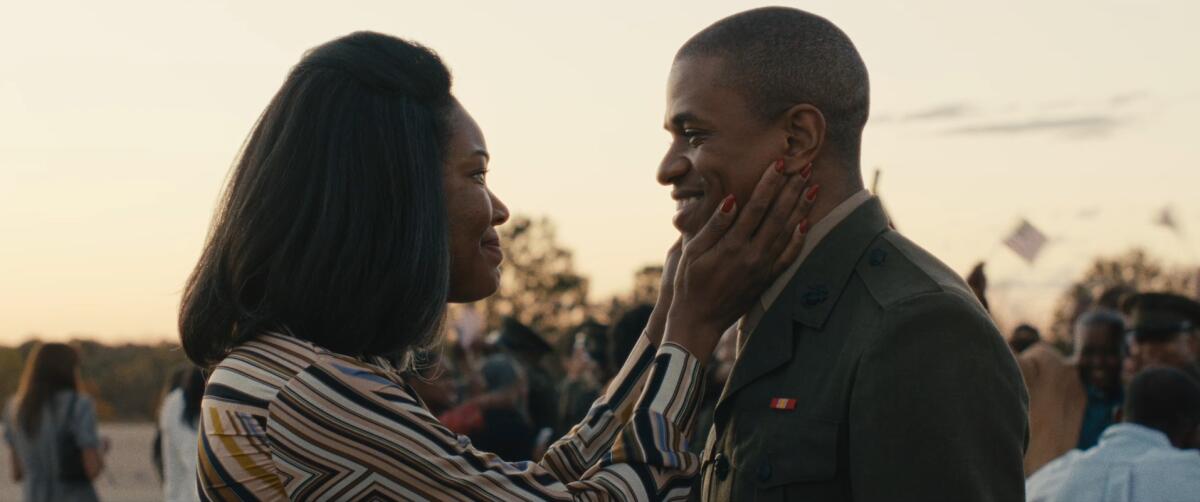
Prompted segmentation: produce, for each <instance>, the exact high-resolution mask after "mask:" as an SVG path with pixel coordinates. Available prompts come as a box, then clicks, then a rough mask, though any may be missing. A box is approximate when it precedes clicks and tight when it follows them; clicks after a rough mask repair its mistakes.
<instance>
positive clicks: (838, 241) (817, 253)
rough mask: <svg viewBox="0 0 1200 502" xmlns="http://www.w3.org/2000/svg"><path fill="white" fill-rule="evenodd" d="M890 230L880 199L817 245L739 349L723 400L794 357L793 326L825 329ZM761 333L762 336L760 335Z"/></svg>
mask: <svg viewBox="0 0 1200 502" xmlns="http://www.w3.org/2000/svg"><path fill="white" fill-rule="evenodd" d="M887 228H888V219H887V216H886V215H885V214H884V211H883V205H882V204H880V202H879V199H877V198H874V197H871V198H869V199H867V200H866V201H865V202H862V203H861V205H859V206H858V207H857V208H856V209H854V210H853V211H851V212H850V214H849V215H848V216H846V218H845V220H843V221H842V222H841V223H840V224H838V225H836V226H833V227H832V229H831V230H830V231H829V233H828V235H826V236H825V238H824V239H821V242H820V243H818V244H816V245H815V247H814V248H813V250H812V254H810V255H809V256H808V257H807V258H805V260H804V263H803V264H801V265H800V267H799V268H798V269H797V271H796V274H795V277H793V278H792V279H791V281H790V282H789V283H788V284H787V287H786V288H784V289H783V292H781V293H780V294H779V297H778V298H776V302H775V304H774V305H773V306H772V308H770V309H768V310H767V311H766V313H765V314H764V315H763V316H762V320H761V321H760V322H759V323H758V325H757V326H755V327H754V331H753V332H751V333H750V335H749V338H748V339H747V340H746V346H745V348H744V349H742V350H741V351H739V353H738V357H737V360H736V361H735V362H734V367H733V370H732V372H731V373H730V375H729V380H728V381H727V382H726V385H725V389H724V392H723V393H722V397H721V401H724V400H725V397H726V396H728V395H730V394H732V393H734V392H736V391H737V390H738V389H740V388H741V387H743V386H745V385H746V384H748V383H750V382H752V381H754V380H755V379H757V378H758V377H760V376H762V375H764V374H766V373H768V372H770V371H771V370H773V369H775V368H777V367H779V366H781V365H783V364H786V363H787V362H788V361H790V360H791V358H792V348H793V343H794V342H793V336H792V333H793V330H794V327H793V325H792V322H793V321H795V322H799V323H801V324H803V325H805V326H807V327H810V328H815V329H820V328H821V326H823V325H824V324H825V320H826V318H828V317H829V313H830V312H831V311H832V310H833V305H834V304H835V303H837V299H838V297H839V296H840V295H841V293H842V290H843V289H844V288H845V286H846V284H847V283H848V282H849V280H850V275H851V274H853V273H854V269H855V266H856V265H857V263H858V261H859V259H860V258H861V257H862V255H863V254H864V253H865V252H866V249H867V247H868V246H869V245H870V244H871V242H872V241H874V240H875V238H876V237H878V236H879V234H880V233H882V232H883V231H884V230H886V229H887ZM760 332H761V334H760Z"/></svg>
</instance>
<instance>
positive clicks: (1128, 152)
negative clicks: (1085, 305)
mask: <svg viewBox="0 0 1200 502" xmlns="http://www.w3.org/2000/svg"><path fill="white" fill-rule="evenodd" d="M508 4H519V5H518V6H514V5H508ZM759 5H767V4H762V3H757V2H732V1H689V2H645V1H640V2H587V3H574V2H563V1H555V2H551V1H545V2H519V3H518V2H482V1H481V2H463V1H438V2H401V1H394V0H393V1H375V2H178V1H158V2H122V1H108V2H82V1H78V2H25V3H20V4H19V5H10V6H9V7H8V8H7V9H5V12H6V15H5V16H3V17H2V18H0V343H17V342H19V341H21V340H24V339H27V338H29V337H32V336H35V335H37V336H41V337H42V338H64V337H68V336H72V335H88V336H94V337H97V338H100V339H105V340H151V339H173V338H175V337H176V330H175V316H176V309H177V306H178V301H179V292H180V289H181V286H182V284H183V281H184V279H185V278H186V276H187V274H188V273H189V271H190V270H191V268H192V266H193V265H194V264H195V260H196V258H197V256H198V254H199V251H200V247H201V244H202V242H203V239H204V236H205V232H206V229H207V225H208V222H209V218H210V216H211V214H212V210H213V206H214V203H215V202H216V200H217V196H218V194H219V191H220V189H221V187H222V182H223V180H224V177H225V175H226V173H227V171H228V170H229V167H230V165H231V162H232V161H233V159H234V156H235V154H236V152H237V150H238V148H239V146H240V145H241V143H242V141H243V140H244V139H245V137H246V135H247V133H248V132H249V130H250V127H251V126H252V124H253V122H254V120H255V118H256V116H257V115H258V114H259V113H260V112H261V111H262V109H263V107H264V106H265V105H266V104H267V101H268V100H269V99H270V97H271V95H272V94H273V93H274V92H275V90H276V89H277V88H278V87H279V85H280V84H281V83H282V81H283V79H284V77H285V75H286V73H287V71H288V69H289V67H290V66H291V65H293V64H294V63H295V62H296V61H298V60H299V58H300V56H301V54H302V53H303V52H304V50H305V49H307V48H309V47H312V46H314V45H317V44H319V43H322V42H324V41H326V40H329V39H331V38H334V37H337V36H340V35H343V34H346V33H348V32H351V31H355V30H363V29H369V30H375V31H380V32H385V33H389V34H393V35H397V36H401V37H405V38H411V39H414V40H417V41H420V42H422V43H424V44H426V45H428V46H430V47H432V48H433V49H435V50H437V51H438V52H439V53H440V54H441V55H442V56H443V58H444V59H445V61H446V62H447V63H448V64H449V66H450V68H451V70H452V71H453V73H454V76H455V93H456V94H457V95H458V96H459V98H460V100H461V101H462V102H463V103H464V105H465V106H466V107H467V109H468V110H470V111H471V113H472V114H474V116H475V118H476V119H477V120H478V122H479V123H480V125H481V126H482V127H483V130H484V133H485V135H486V136H487V140H488V146H489V148H490V150H491V154H492V164H491V168H492V173H491V174H490V175H489V176H490V182H491V184H492V187H493V189H494V190H495V192H496V193H497V194H498V195H499V196H500V197H501V198H502V199H504V201H505V202H506V203H507V204H508V206H509V207H510V209H511V210H512V211H513V212H514V213H518V214H528V215H535V216H536V215H548V216H550V217H551V218H552V219H553V220H554V221H555V222H556V223H557V224H558V226H559V235H560V238H561V240H562V242H563V244H565V245H566V246H567V247H569V248H571V249H573V250H574V252H575V257H576V266H577V267H578V268H579V269H580V270H581V271H582V272H583V273H585V274H586V275H588V276H590V277H591V279H592V298H593V299H600V298H602V297H604V296H607V295H610V294H613V293H618V292H622V291H624V290H626V289H627V288H629V287H630V285H631V279H632V273H633V271H634V270H635V269H637V268H638V267H640V266H642V265H644V264H648V263H653V262H656V261H659V260H661V257H662V255H663V253H664V252H665V250H666V248H667V246H668V245H669V244H670V243H671V242H672V241H673V240H674V238H675V233H674V231H673V229H672V227H671V224H670V217H671V214H672V213H673V208H674V204H673V202H672V201H671V200H670V198H669V197H668V192H669V190H668V189H667V188H664V187H661V186H659V185H658V184H657V183H656V182H655V181H654V171H655V168H656V166H657V165H658V161H659V158H660V156H661V155H662V153H663V151H664V150H665V148H666V145H667V140H668V137H667V135H666V133H665V132H664V131H663V130H662V116H663V98H664V94H665V85H666V74H667V71H668V69H669V66H670V62H671V58H672V56H673V54H674V52H675V50H676V49H677V48H678V46H679V45H680V44H681V43H682V42H683V41H684V40H686V39H687V38H688V37H689V36H690V35H691V34H693V33H695V32H696V31H698V30H700V29H702V28H704V27H705V26H707V25H708V24H710V23H711V22H713V21H716V20H717V19H719V18H721V17H724V16H726V15H729V14H732V13H735V12H737V11H740V10H744V9H746V8H750V7H755V6H759ZM787 5H792V6H795V7H800V8H803V9H806V10H810V11H812V12H815V13H818V14H821V15H824V16H826V17H828V18H829V19H830V20H832V21H833V22H834V23H836V24H838V25H839V26H840V27H841V28H842V29H843V30H845V31H846V32H847V33H848V34H849V35H850V37H851V38H852V39H853V40H854V41H855V43H856V44H857V45H858V48H859V51H860V52H861V53H862V56H863V58H864V59H865V61H866V63H867V67H868V69H869V71H870V73H871V79H872V83H871V84H872V102H873V103H872V118H871V120H870V123H869V124H868V126H867V132H866V135H865V139H864V151H863V165H864V169H865V170H866V171H868V172H867V177H868V179H869V178H870V172H871V171H873V170H874V169H876V168H880V169H882V171H883V176H882V183H881V185H880V192H881V195H882V196H883V198H884V201H885V203H886V205H887V206H888V208H889V210H890V211H891V213H892V216H893V217H894V218H895V220H896V223H897V225H898V226H899V229H900V230H901V231H902V232H903V233H905V234H906V235H908V236H909V237H910V238H912V239H913V240H915V241H917V242H918V243H921V244H922V245H924V246H925V247H926V248H928V249H929V250H930V251H932V252H933V253H934V254H936V255H938V256H940V257H941V258H942V259H943V260H944V261H946V262H947V263H948V264H950V265H951V266H952V267H954V268H955V269H957V270H960V271H964V272H965V271H966V270H968V269H969V268H970V266H971V265H972V263H973V262H975V261H977V260H979V259H983V258H986V259H987V260H988V262H989V272H990V273H991V275H992V281H993V283H994V285H995V286H996V291H995V293H994V295H995V296H994V299H993V301H994V302H995V303H996V304H997V310H998V313H999V315H1000V316H1001V317H1002V318H1003V319H1006V320H1008V321H1013V322H1015V321H1017V320H1022V319H1028V320H1032V321H1035V322H1042V321H1044V320H1045V319H1046V315H1047V313H1048V311H1049V309H1050V307H1051V306H1052V304H1053V301H1054V300H1055V299H1056V297H1057V296H1058V294H1059V292H1060V291H1061V290H1062V289H1063V286H1064V285H1065V284H1066V283H1068V282H1069V281H1070V280H1071V279H1072V278H1074V277H1076V276H1077V275H1078V274H1079V272H1080V270H1081V269H1082V268H1083V267H1084V266H1085V265H1086V263H1087V262H1088V260H1089V259H1090V258H1091V257H1093V256H1096V255H1098V254H1113V253H1117V252H1121V251H1124V250H1126V249H1128V248H1130V247H1132V246H1135V245H1141V246H1144V247H1146V248H1148V249H1149V250H1150V251H1151V253H1152V254H1153V255H1155V256H1158V257H1160V258H1162V259H1164V260H1166V261H1167V262H1168V263H1173V264H1195V263H1197V254H1196V253H1197V251H1196V250H1197V249H1200V200H1197V197H1196V196H1195V193H1196V189H1197V187H1198V186H1200V169H1198V168H1200V140H1197V139H1196V136H1197V127H1196V117H1197V116H1200V65H1197V63H1196V61H1197V58H1200V35H1197V32H1196V29H1195V26H1194V24H1195V21H1196V20H1197V19H1200V2H1196V1H1194V0H1178V1H1156V0H1142V1H1123V2H1116V1H1104V0H1100V1H1096V0H1090V1H1082V0H1064V1H1055V2H1046V1H1015V2H963V1H932V0H930V1H905V2H884V1H879V2H865V1H857V2H856V1H813V2H795V3H788V4H787ZM1167 206H1170V207H1171V208H1172V209H1171V211H1172V212H1173V214H1174V216H1175V218H1176V220H1177V221H1178V222H1179V224H1180V229H1181V231H1180V232H1179V233H1177V234H1176V233H1172V232H1170V231H1169V230H1168V229H1167V228H1165V227H1162V226H1156V225H1155V224H1154V219H1155V217H1156V216H1157V214H1158V213H1159V212H1160V211H1161V210H1162V209H1163V208H1164V207H1167ZM1020 218H1027V219H1029V220H1030V221H1031V222H1033V224H1034V225H1036V226H1038V227H1039V228H1041V229H1042V230H1043V231H1045V232H1046V233H1047V234H1048V235H1049V236H1050V237H1051V244H1050V246H1049V247H1048V248H1047V249H1046V251H1045V253H1044V255H1043V256H1042V257H1041V259H1040V260H1039V261H1038V262H1037V263H1036V265H1034V266H1029V265H1026V264H1025V263H1024V262H1022V261H1020V260H1019V259H1018V258H1016V257H1015V256H1014V255H1013V254H1012V253H1011V252H1010V251H1008V250H1006V249H1004V248H1003V247H1001V246H1000V245H999V241H1000V239H1002V238H1003V237H1004V236H1005V234H1007V233H1008V232H1009V231H1010V230H1012V229H1013V228H1014V227H1015V226H1016V224H1017V222H1018V221H1019V219H1020Z"/></svg>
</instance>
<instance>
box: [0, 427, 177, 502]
mask: <svg viewBox="0 0 1200 502" xmlns="http://www.w3.org/2000/svg"><path fill="white" fill-rule="evenodd" d="M100 435H101V436H105V437H107V438H109V441H111V443H112V450H111V451H110V452H109V454H108V457H107V458H105V469H104V472H103V473H102V474H100V479H99V480H97V482H96V491H97V492H99V494H100V500H102V501H112V502H150V501H157V500H162V485H160V484H159V482H158V475H157V474H155V473H154V464H152V463H151V462H150V447H151V442H152V441H154V424H151V423H140V424H100ZM0 444H3V441H2V440H0ZM0 450H3V454H2V455H0V502H10V501H11V502H19V501H20V500H21V487H20V486H18V485H17V484H16V483H14V482H13V480H12V475H11V473H12V469H11V467H10V466H9V465H8V464H9V460H10V459H11V456H12V454H11V453H10V452H9V451H8V445H3V446H0Z"/></svg>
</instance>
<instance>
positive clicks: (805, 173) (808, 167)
mask: <svg viewBox="0 0 1200 502" xmlns="http://www.w3.org/2000/svg"><path fill="white" fill-rule="evenodd" d="M811 174H812V162H809V163H808V165H806V166H804V168H803V169H800V178H801V179H806V180H807V179H808V177H809V175H811Z"/></svg>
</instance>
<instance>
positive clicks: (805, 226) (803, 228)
mask: <svg viewBox="0 0 1200 502" xmlns="http://www.w3.org/2000/svg"><path fill="white" fill-rule="evenodd" d="M797 228H799V229H800V235H804V234H807V233H808V218H805V219H803V220H800V226H799V227H797Z"/></svg>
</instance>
